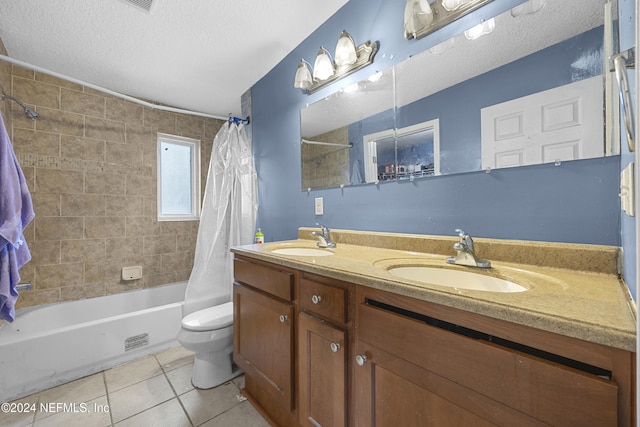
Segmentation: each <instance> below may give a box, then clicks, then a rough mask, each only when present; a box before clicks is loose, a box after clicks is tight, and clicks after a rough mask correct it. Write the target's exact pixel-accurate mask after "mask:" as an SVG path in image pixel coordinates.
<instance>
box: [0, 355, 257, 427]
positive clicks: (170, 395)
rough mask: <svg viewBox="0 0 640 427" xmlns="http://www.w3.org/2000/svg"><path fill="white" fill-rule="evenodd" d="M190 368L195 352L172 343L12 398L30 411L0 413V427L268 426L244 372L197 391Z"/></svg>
mask: <svg viewBox="0 0 640 427" xmlns="http://www.w3.org/2000/svg"><path fill="white" fill-rule="evenodd" d="M192 368H193V353H191V352H189V351H187V350H185V349H184V348H182V347H175V348H172V349H169V350H167V351H164V352H162V353H158V354H155V355H152V356H148V357H145V358H143V359H139V360H135V361H133V362H130V363H127V364H125V365H121V366H117V367H115V368H112V369H109V370H106V371H103V372H99V373H97V374H94V375H90V376H88V377H84V378H81V379H79V380H76V381H72V382H70V383H67V384H63V385H60V386H57V387H54V388H50V389H48V390H44V391H41V392H40V393H35V394H32V395H30V396H27V397H24V398H22V399H19V400H16V401H15V403H16V404H20V405H24V404H27V405H29V406H27V407H28V408H29V409H30V410H29V411H27V412H23V413H7V412H6V411H0V426H3V427H23V426H31V427H57V426H65V427H74V426H82V427H144V426H149V427H164V426H166V427H199V426H202V427H218V426H233V427H236V426H237V427H243V426H246V427H263V426H264V427H268V426H269V424H268V423H267V422H266V421H265V420H264V418H262V417H261V416H260V414H259V413H258V412H257V411H256V410H255V409H254V408H253V406H251V404H250V403H249V402H248V401H247V400H245V399H244V397H242V395H241V393H240V389H241V388H242V387H244V376H240V377H237V378H235V379H234V380H232V381H229V382H227V383H225V384H222V385H220V386H218V387H215V388H212V389H209V390H199V389H196V388H194V387H193V386H192V385H191V370H192ZM74 403H75V406H74V405H73V404H74ZM43 404H44V409H45V411H41V410H40V409H41V408H43ZM15 407H17V405H15V406H14V408H15ZM31 409H36V410H35V411H32V410H31ZM47 410H48V411H47Z"/></svg>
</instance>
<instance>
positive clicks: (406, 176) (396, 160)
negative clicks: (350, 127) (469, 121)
mask: <svg viewBox="0 0 640 427" xmlns="http://www.w3.org/2000/svg"><path fill="white" fill-rule="evenodd" d="M363 146H364V148H365V181H366V182H384V181H394V180H400V181H402V180H411V181H413V180H414V179H415V178H422V177H427V176H432V175H437V174H439V173H440V124H439V120H438V119H435V120H430V121H428V122H424V123H418V124H416V125H413V126H407V127H405V128H402V129H397V130H395V131H394V130H393V129H388V130H385V131H382V132H377V133H374V134H370V135H365V137H364V138H363Z"/></svg>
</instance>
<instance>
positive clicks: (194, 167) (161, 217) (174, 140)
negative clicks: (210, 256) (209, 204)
mask: <svg viewBox="0 0 640 427" xmlns="http://www.w3.org/2000/svg"><path fill="white" fill-rule="evenodd" d="M163 143H168V144H174V145H181V146H187V147H190V148H191V157H190V160H191V164H190V168H189V169H190V174H191V177H190V178H191V179H190V181H191V213H189V214H165V213H162V144H163ZM200 144H201V141H200V140H199V139H195V138H188V137H184V136H177V135H170V134H166V133H160V132H158V134H157V139H156V149H157V193H156V194H157V197H156V198H157V219H158V221H197V220H199V219H200V209H201V203H200V202H201V200H200V199H201V196H200Z"/></svg>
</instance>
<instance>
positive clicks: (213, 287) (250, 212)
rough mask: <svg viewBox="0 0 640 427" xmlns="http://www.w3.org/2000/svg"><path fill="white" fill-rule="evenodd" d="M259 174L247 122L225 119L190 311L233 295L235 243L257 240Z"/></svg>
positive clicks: (214, 155) (205, 206) (207, 195)
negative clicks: (227, 120)
mask: <svg viewBox="0 0 640 427" xmlns="http://www.w3.org/2000/svg"><path fill="white" fill-rule="evenodd" d="M257 210H258V193H257V174H256V170H255V167H254V165H253V157H252V154H251V147H250V145H249V141H248V140H247V137H246V134H245V131H244V127H243V125H242V124H241V123H232V122H230V121H229V122H227V123H225V124H224V125H223V126H222V128H221V129H220V131H219V132H218V134H217V135H216V137H215V138H214V140H213V148H212V150H211V160H210V162H209V172H208V174H207V183H206V186H205V192H204V199H203V201H202V211H201V215H200V227H199V228H198V238H197V242H196V250H195V256H194V262H193V270H192V271H191V276H190V277H189V283H188V285H187V290H186V294H185V303H184V309H183V313H184V315H187V314H189V313H192V312H194V311H197V310H201V309H203V308H207V307H212V306H214V305H218V304H221V303H224V302H227V301H231V299H232V287H233V257H232V254H231V253H230V252H229V249H230V248H231V247H232V246H237V245H245V244H250V243H253V233H254V228H255V223H256V213H257Z"/></svg>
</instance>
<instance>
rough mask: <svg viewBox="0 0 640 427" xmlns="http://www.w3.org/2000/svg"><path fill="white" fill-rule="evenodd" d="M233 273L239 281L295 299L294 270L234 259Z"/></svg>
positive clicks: (279, 296) (273, 293)
mask: <svg viewBox="0 0 640 427" xmlns="http://www.w3.org/2000/svg"><path fill="white" fill-rule="evenodd" d="M233 274H234V277H235V280H236V281H237V282H241V283H244V284H245V285H249V286H252V287H254V288H256V289H260V290H261V291H264V292H267V293H269V294H271V295H274V296H276V297H278V298H282V299H283V300H286V301H293V286H294V283H295V275H294V273H293V272H289V271H286V270H282V269H278V268H273V267H269V266H267V265H263V264H259V263H255V262H249V261H246V260H244V259H240V258H235V259H234V260H233Z"/></svg>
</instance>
